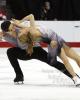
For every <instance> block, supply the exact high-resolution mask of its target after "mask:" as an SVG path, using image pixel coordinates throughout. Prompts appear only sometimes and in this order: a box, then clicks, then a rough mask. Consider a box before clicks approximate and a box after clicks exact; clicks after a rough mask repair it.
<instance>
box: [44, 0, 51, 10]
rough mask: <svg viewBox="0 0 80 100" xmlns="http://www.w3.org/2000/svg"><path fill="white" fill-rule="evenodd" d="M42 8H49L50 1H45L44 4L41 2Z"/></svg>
mask: <svg viewBox="0 0 80 100" xmlns="http://www.w3.org/2000/svg"><path fill="white" fill-rule="evenodd" d="M43 6H44V8H45V9H46V10H50V2H49V1H45V2H44V4H43Z"/></svg>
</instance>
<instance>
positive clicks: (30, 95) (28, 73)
mask: <svg viewBox="0 0 80 100" xmlns="http://www.w3.org/2000/svg"><path fill="white" fill-rule="evenodd" d="M6 50H7V49H5V48H4V49H3V48H0V100H80V96H79V95H80V88H79V87H75V86H74V84H73V81H72V80H71V79H69V78H68V77H67V76H65V75H64V74H62V73H61V72H59V71H58V70H56V69H54V68H53V67H50V66H49V65H47V64H46V63H43V62H41V61H38V60H35V59H33V60H29V61H21V60H19V63H20V66H21V68H22V71H23V73H24V84H23V85H15V84H14V82H13V79H14V77H15V73H14V70H13V68H12V67H11V65H10V63H9V61H8V59H7V56H6ZM70 62H71V64H72V65H73V67H74V69H75V71H76V72H77V73H78V75H79V73H80V69H78V68H77V65H76V64H75V62H74V61H72V60H71V59H70Z"/></svg>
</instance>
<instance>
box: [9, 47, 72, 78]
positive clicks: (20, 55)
mask: <svg viewBox="0 0 80 100" xmlns="http://www.w3.org/2000/svg"><path fill="white" fill-rule="evenodd" d="M47 54H48V53H47V52H46V51H45V50H44V49H42V48H41V47H34V48H33V53H32V55H31V56H30V55H28V54H27V53H26V51H25V50H22V49H20V48H18V47H13V48H9V49H8V50H7V56H8V59H9V61H10V63H11V65H12V67H13V68H14V71H15V73H16V75H23V72H22V70H21V68H20V65H19V62H18V59H20V60H30V59H38V60H40V61H43V62H46V63H48V60H47ZM48 64H49V63H48ZM49 65H50V64H49ZM51 66H52V67H55V68H56V69H58V70H60V71H62V72H63V73H64V74H66V75H67V76H69V77H70V78H72V75H70V74H69V72H68V71H67V70H66V68H65V65H64V64H63V63H61V62H59V61H56V62H55V63H54V64H53V65H51Z"/></svg>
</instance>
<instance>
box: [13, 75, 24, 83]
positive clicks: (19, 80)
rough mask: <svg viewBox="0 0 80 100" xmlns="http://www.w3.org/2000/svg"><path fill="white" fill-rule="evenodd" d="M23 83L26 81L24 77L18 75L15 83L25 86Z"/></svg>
mask: <svg viewBox="0 0 80 100" xmlns="http://www.w3.org/2000/svg"><path fill="white" fill-rule="evenodd" d="M23 81H24V77H23V75H16V77H15V79H14V83H17V84H23Z"/></svg>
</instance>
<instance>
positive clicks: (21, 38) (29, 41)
mask: <svg viewBox="0 0 80 100" xmlns="http://www.w3.org/2000/svg"><path fill="white" fill-rule="evenodd" d="M19 41H20V42H21V43H22V44H25V43H27V44H28V48H27V49H26V52H27V53H28V54H30V55H31V54H32V53H33V37H32V35H31V33H30V32H28V33H27V34H22V35H21V36H19Z"/></svg>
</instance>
